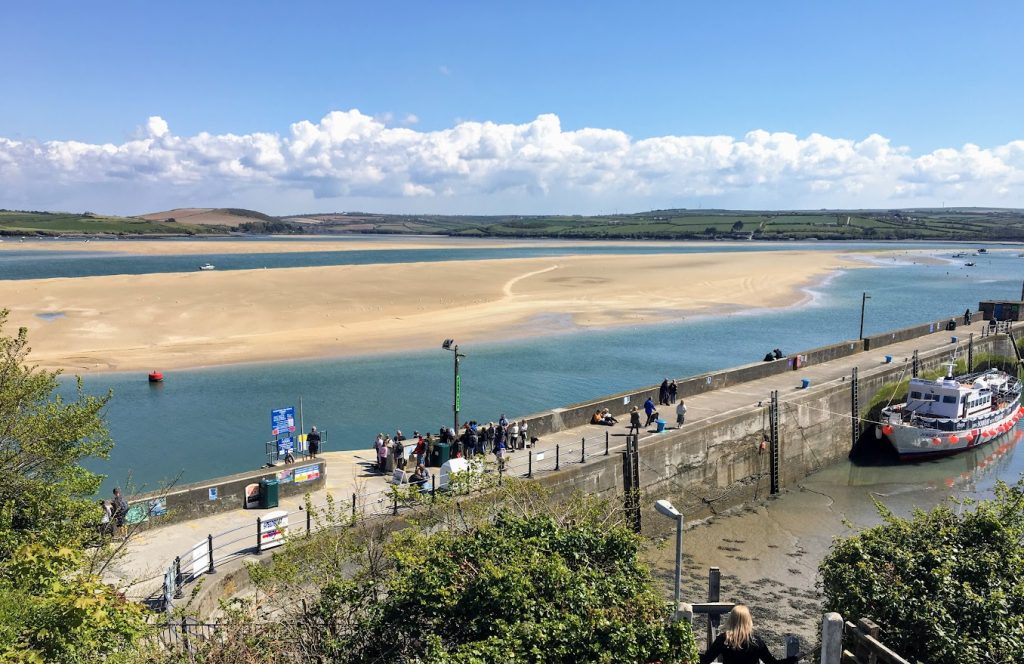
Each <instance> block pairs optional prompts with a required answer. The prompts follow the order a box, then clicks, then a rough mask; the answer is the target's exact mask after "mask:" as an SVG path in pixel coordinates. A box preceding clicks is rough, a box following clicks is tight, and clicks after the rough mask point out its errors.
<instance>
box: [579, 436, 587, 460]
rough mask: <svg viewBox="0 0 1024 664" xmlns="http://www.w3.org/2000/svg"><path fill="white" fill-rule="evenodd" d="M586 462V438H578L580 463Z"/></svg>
mask: <svg viewBox="0 0 1024 664" xmlns="http://www.w3.org/2000/svg"><path fill="white" fill-rule="evenodd" d="M586 462H587V438H586V436H584V437H582V438H580V463H586Z"/></svg>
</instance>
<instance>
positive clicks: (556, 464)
mask: <svg viewBox="0 0 1024 664" xmlns="http://www.w3.org/2000/svg"><path fill="white" fill-rule="evenodd" d="M559 447H560V446H559V445H555V470H558V451H559Z"/></svg>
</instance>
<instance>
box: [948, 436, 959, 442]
mask: <svg viewBox="0 0 1024 664" xmlns="http://www.w3.org/2000/svg"><path fill="white" fill-rule="evenodd" d="M949 442H951V443H959V442H960V436H958V435H956V434H953V435H952V436H950V437H949Z"/></svg>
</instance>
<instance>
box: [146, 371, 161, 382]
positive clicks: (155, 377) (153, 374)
mask: <svg viewBox="0 0 1024 664" xmlns="http://www.w3.org/2000/svg"><path fill="white" fill-rule="evenodd" d="M163 379H164V375H163V374H162V373H160V372H159V371H150V372H149V382H151V383H160V382H163Z"/></svg>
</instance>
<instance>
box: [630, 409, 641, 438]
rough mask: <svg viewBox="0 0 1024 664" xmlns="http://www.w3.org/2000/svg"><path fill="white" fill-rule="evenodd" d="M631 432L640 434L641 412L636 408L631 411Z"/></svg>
mask: <svg viewBox="0 0 1024 664" xmlns="http://www.w3.org/2000/svg"><path fill="white" fill-rule="evenodd" d="M629 430H630V432H632V433H639V432H640V411H639V410H638V409H637V407H636V406H633V407H632V408H630V409H629Z"/></svg>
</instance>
